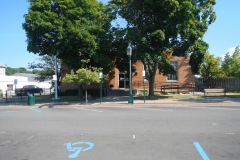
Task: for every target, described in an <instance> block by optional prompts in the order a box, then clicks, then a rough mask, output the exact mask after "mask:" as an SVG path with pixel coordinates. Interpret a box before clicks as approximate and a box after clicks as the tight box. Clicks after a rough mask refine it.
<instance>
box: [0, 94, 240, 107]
mask: <svg viewBox="0 0 240 160" xmlns="http://www.w3.org/2000/svg"><path fill="white" fill-rule="evenodd" d="M128 98H129V97H128V96H107V97H103V98H102V101H101V100H100V99H96V100H90V101H88V103H87V104H86V103H85V101H82V102H49V103H37V102H36V104H35V105H34V106H35V107H38V108H42V107H48V108H53V107H54V106H69V105H85V106H86V105H89V106H91V105H92V106H93V105H94V106H98V105H99V106H112V105H114V106H115V105H126V104H128ZM129 105H134V106H140V105H166V106H183V105H184V106H185V105H188V106H189V105H190V106H239V107H240V97H239V98H230V97H213V96H211V97H206V98H203V99H158V100H145V102H144V100H139V99H136V98H135V99H134V103H133V104H129ZM3 106H26V107H29V106H28V105H27V103H20V104H19V103H17V104H15V103H5V101H4V99H0V107H3Z"/></svg>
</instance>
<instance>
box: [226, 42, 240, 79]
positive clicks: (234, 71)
mask: <svg viewBox="0 0 240 160" xmlns="http://www.w3.org/2000/svg"><path fill="white" fill-rule="evenodd" d="M239 66H240V48H239V46H238V47H236V48H235V51H234V53H233V54H232V55H230V53H227V54H226V55H225V57H224V61H223V64H222V69H223V71H224V73H225V74H226V76H227V77H235V78H236V77H237V78H240V67H239Z"/></svg>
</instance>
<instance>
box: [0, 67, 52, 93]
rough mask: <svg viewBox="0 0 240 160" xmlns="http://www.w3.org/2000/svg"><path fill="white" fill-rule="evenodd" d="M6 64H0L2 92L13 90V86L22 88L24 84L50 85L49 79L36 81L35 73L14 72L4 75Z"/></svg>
mask: <svg viewBox="0 0 240 160" xmlns="http://www.w3.org/2000/svg"><path fill="white" fill-rule="evenodd" d="M5 73H6V66H5V65H1V64H0V90H2V92H3V93H6V91H14V90H15V88H22V87H23V86H25V85H36V86H38V87H40V88H43V89H49V88H50V87H51V81H45V82H38V81H36V80H35V77H36V75H34V74H25V73H16V74H14V75H12V76H6V75H5Z"/></svg>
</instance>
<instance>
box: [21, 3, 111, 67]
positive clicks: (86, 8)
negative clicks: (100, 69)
mask: <svg viewBox="0 0 240 160" xmlns="http://www.w3.org/2000/svg"><path fill="white" fill-rule="evenodd" d="M29 2H30V8H29V12H28V14H26V15H25V16H24V17H25V23H23V28H24V29H25V31H26V34H27V44H28V46H27V50H28V51H29V52H32V53H34V54H38V55H49V56H54V55H57V57H58V58H60V59H62V60H63V63H64V64H65V65H67V66H68V67H69V68H70V69H75V70H77V69H78V68H81V67H86V66H87V65H88V66H91V65H100V64H99V61H100V60H101V58H100V57H101V56H102V55H100V54H101V53H103V52H98V53H97V50H98V51H99V50H100V46H101V48H103V44H102V41H105V42H106V41H107V40H111V39H109V38H106V36H107V35H106V33H107V32H108V29H109V28H110V27H111V25H110V22H111V20H110V19H111V15H110V14H108V10H107V8H106V6H105V5H103V4H102V3H99V2H98V1H97V0H84V1H80V0H78V1H76V0H58V1H57V0H55V1H53V2H52V1H35V0H29ZM50 2H51V3H50ZM106 48H107V46H106ZM98 55H99V57H98ZM102 57H104V56H102ZM94 60H95V61H94ZM110 61H111V60H108V59H107V58H106V59H105V63H104V64H106V65H109V63H110Z"/></svg>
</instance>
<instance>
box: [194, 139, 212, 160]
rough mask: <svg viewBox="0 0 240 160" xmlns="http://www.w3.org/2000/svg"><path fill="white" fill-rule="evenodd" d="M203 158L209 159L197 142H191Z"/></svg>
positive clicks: (204, 159)
mask: <svg viewBox="0 0 240 160" xmlns="http://www.w3.org/2000/svg"><path fill="white" fill-rule="evenodd" d="M193 144H194V146H195V147H196V149H197V151H198V153H199V154H200V155H201V157H202V159H203V160H210V159H209V158H208V156H207V154H206V153H205V152H204V150H203V149H202V147H201V145H200V144H199V143H198V142H194V143H193Z"/></svg>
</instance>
